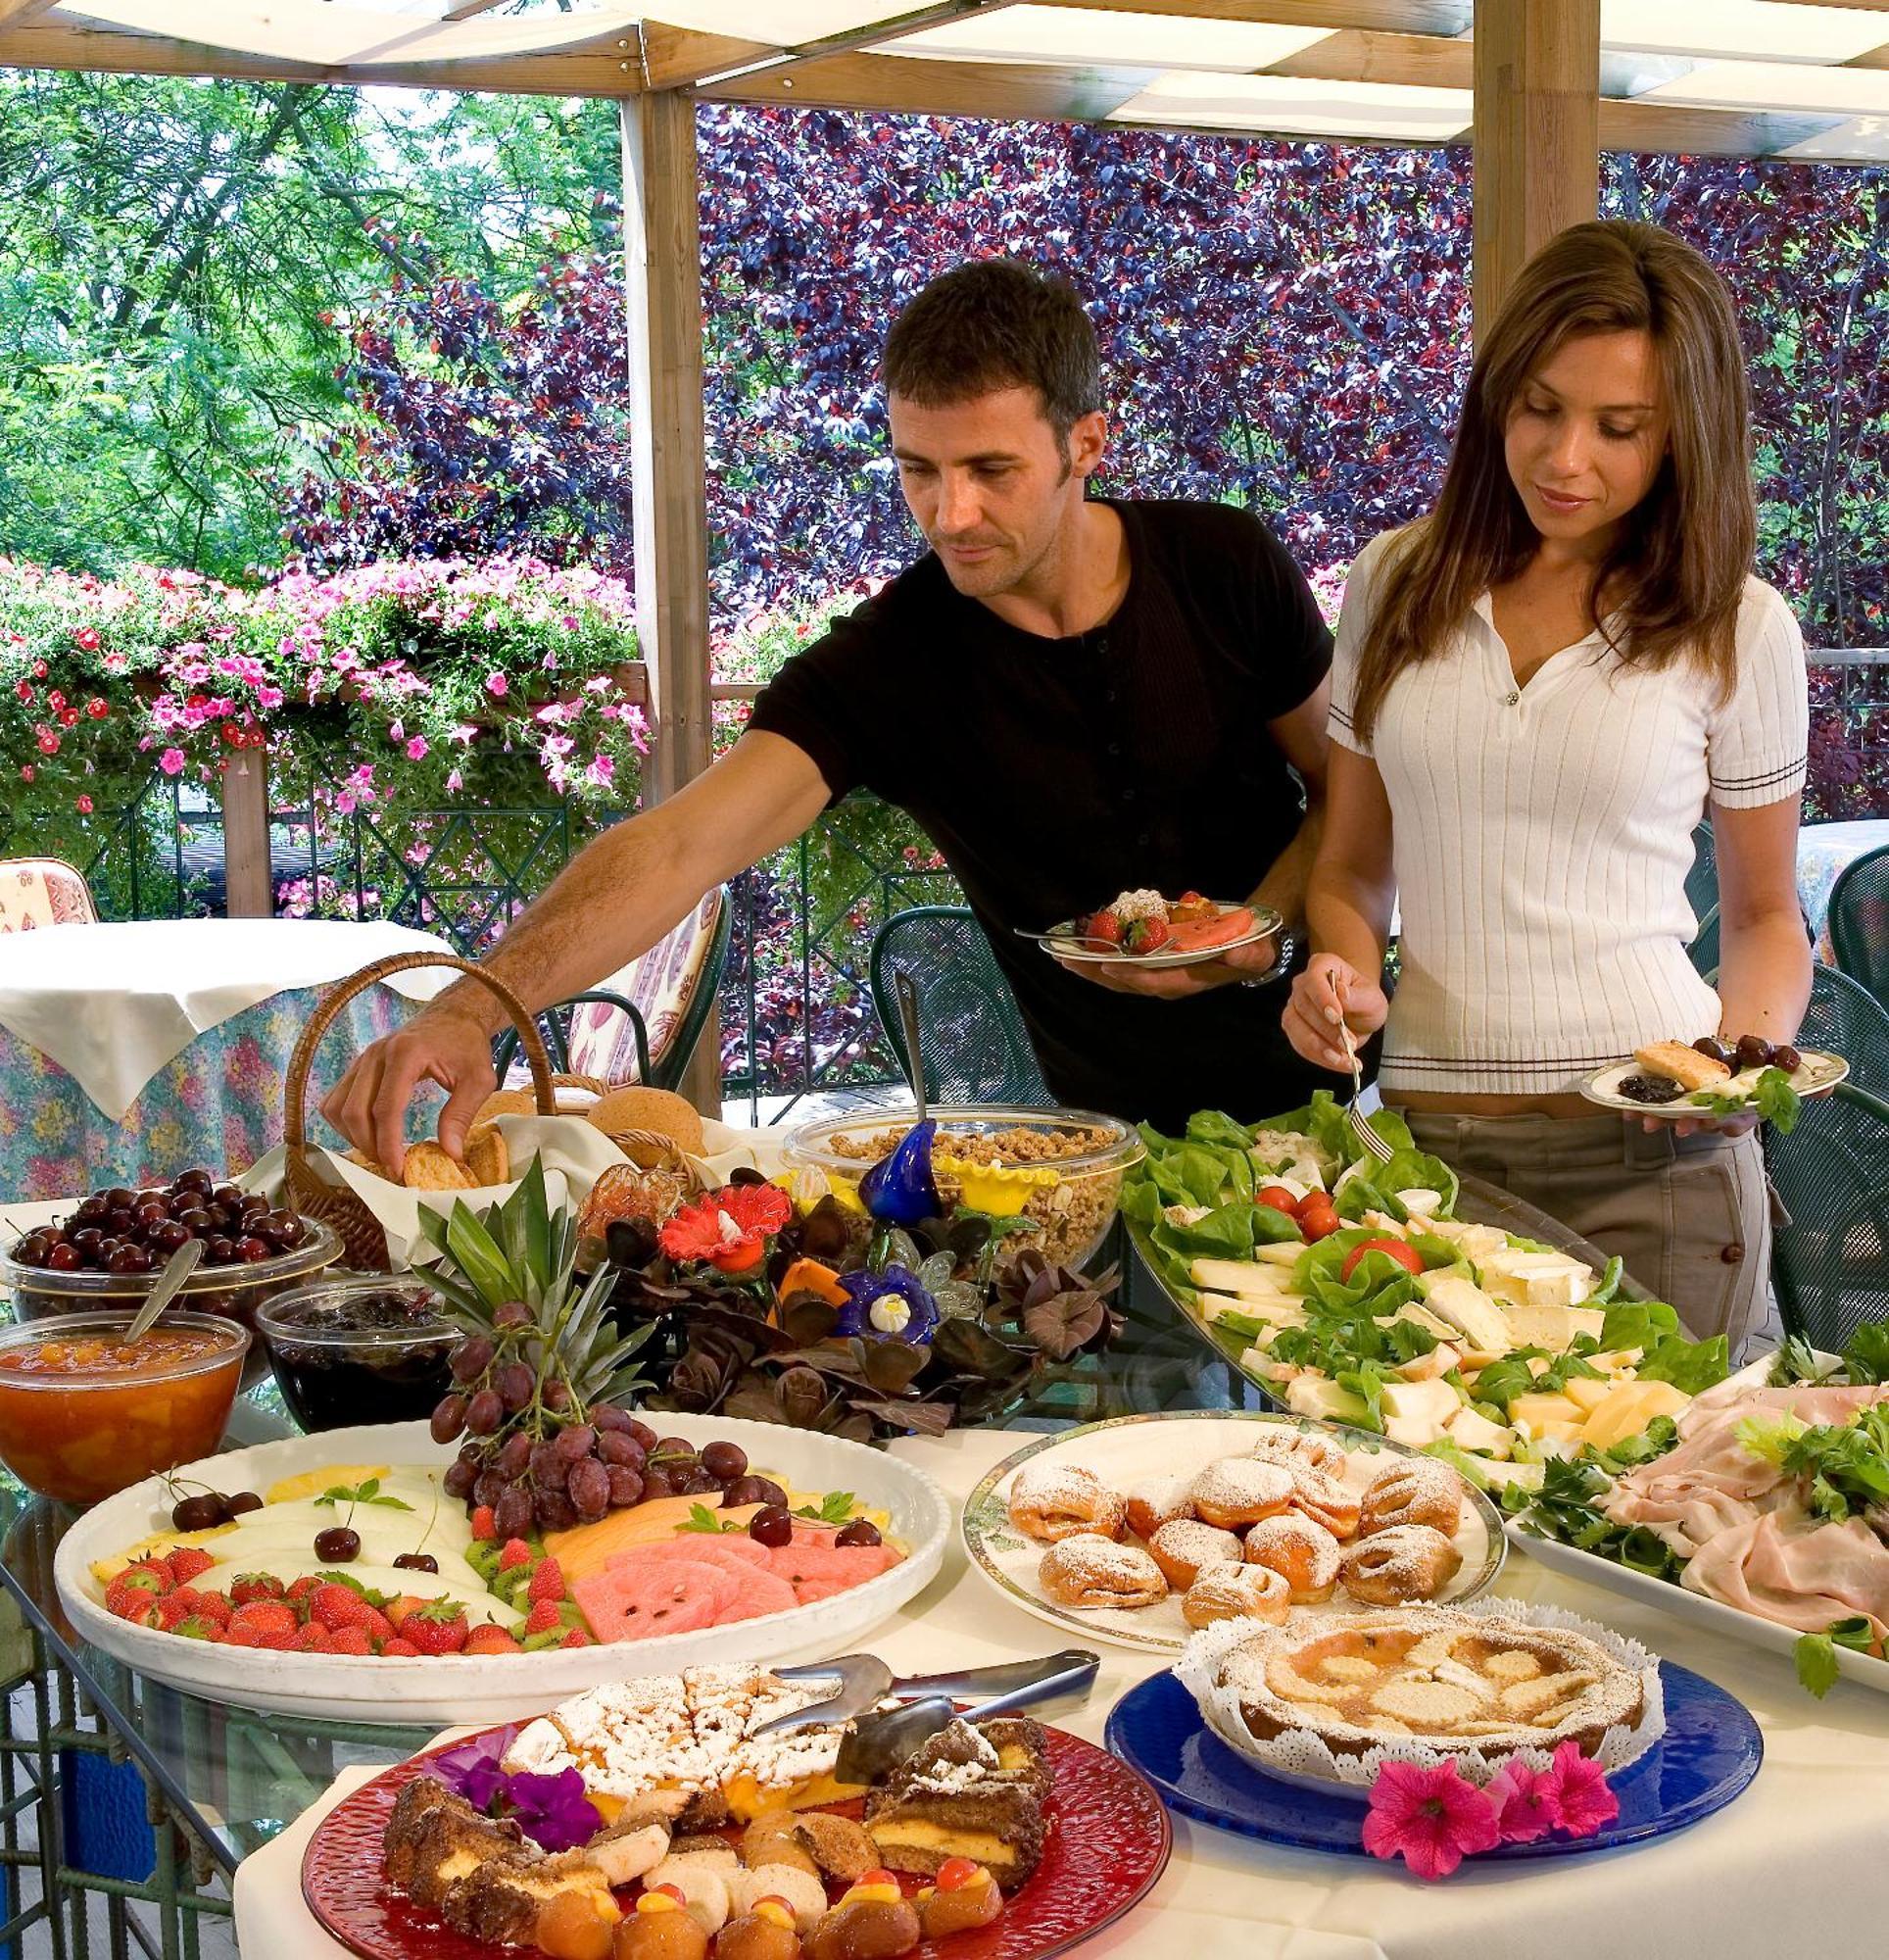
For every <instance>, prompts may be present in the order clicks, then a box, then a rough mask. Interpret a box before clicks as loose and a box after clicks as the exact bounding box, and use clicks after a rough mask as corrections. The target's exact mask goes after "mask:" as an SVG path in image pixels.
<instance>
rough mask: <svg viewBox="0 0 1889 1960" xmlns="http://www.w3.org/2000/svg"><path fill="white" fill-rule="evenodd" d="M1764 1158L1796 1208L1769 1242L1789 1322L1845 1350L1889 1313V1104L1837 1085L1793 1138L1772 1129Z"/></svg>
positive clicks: (1792, 1329)
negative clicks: (1856, 1336)
mask: <svg viewBox="0 0 1889 1960" xmlns="http://www.w3.org/2000/svg"><path fill="white" fill-rule="evenodd" d="M1765 1163H1766V1168H1767V1170H1768V1172H1769V1175H1770V1180H1771V1184H1772V1186H1773V1188H1774V1189H1775V1190H1776V1192H1777V1195H1778V1198H1779V1199H1780V1200H1781V1201H1782V1202H1783V1205H1784V1208H1785V1209H1786V1210H1787V1211H1788V1212H1789V1213H1790V1223H1789V1224H1788V1225H1784V1226H1781V1227H1780V1228H1779V1229H1778V1232H1777V1234H1776V1237H1775V1239H1774V1240H1773V1242H1772V1247H1771V1284H1772V1286H1773V1287H1774V1288H1775V1289H1776V1293H1777V1304H1778V1308H1779V1310H1780V1312H1781V1313H1782V1315H1783V1320H1784V1326H1785V1329H1786V1331H1787V1332H1789V1333H1792V1334H1796V1335H1800V1336H1801V1337H1802V1338H1803V1339H1804V1340H1806V1341H1808V1342H1809V1343H1810V1344H1811V1345H1812V1347H1814V1348H1826V1349H1828V1350H1830V1351H1832V1352H1840V1351H1841V1350H1842V1349H1843V1348H1845V1347H1847V1346H1848V1344H1849V1341H1850V1338H1851V1336H1852V1335H1854V1334H1855V1332H1856V1330H1857V1329H1858V1328H1859V1327H1862V1326H1864V1325H1865V1324H1866V1323H1868V1322H1870V1321H1876V1320H1889V1102H1885V1101H1884V1100H1883V1098H1881V1097H1880V1096H1874V1095H1871V1094H1870V1093H1869V1091H1868V1090H1866V1089H1860V1088H1858V1087H1857V1086H1856V1085H1855V1084H1854V1083H1851V1082H1845V1083H1842V1084H1839V1086H1838V1087H1837V1089H1836V1091H1835V1093H1834V1094H1833V1095H1832V1096H1830V1097H1829V1099H1828V1100H1827V1101H1821V1102H1818V1103H1813V1104H1811V1105H1809V1106H1808V1107H1807V1108H1806V1109H1805V1111H1804V1114H1803V1117H1802V1119H1801V1120H1800V1121H1799V1123H1798V1125H1797V1128H1796V1129H1795V1130H1793V1131H1792V1132H1791V1134H1790V1135H1789V1136H1788V1137H1780V1136H1778V1135H1777V1134H1776V1133H1775V1132H1773V1131H1767V1133H1766V1138H1765Z"/></svg>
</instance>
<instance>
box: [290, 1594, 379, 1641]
mask: <svg viewBox="0 0 1889 1960" xmlns="http://www.w3.org/2000/svg"><path fill="white" fill-rule="evenodd" d="M309 1618H310V1619H312V1620H318V1621H319V1622H320V1623H321V1624H322V1626H324V1627H326V1628H327V1630H328V1631H329V1633H331V1634H336V1633H339V1632H340V1631H341V1629H342V1628H343V1627H364V1628H365V1629H366V1630H367V1633H368V1635H369V1637H370V1638H372V1639H374V1640H377V1641H384V1640H385V1639H386V1638H387V1636H388V1635H389V1634H391V1633H392V1632H393V1630H394V1629H393V1625H392V1623H391V1622H390V1621H389V1620H388V1618H387V1616H386V1614H385V1613H383V1612H381V1611H380V1609H379V1608H378V1607H376V1606H373V1605H371V1604H369V1603H368V1601H367V1600H366V1599H365V1598H363V1596H362V1595H361V1594H360V1593H357V1592H356V1591H355V1590H354V1588H353V1587H352V1586H343V1585H342V1584H341V1583H340V1582H339V1581H338V1580H330V1581H329V1582H328V1584H327V1585H325V1586H317V1587H316V1588H315V1591H314V1592H313V1593H310V1594H309Z"/></svg>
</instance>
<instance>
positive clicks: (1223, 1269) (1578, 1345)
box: [1122, 1091, 1729, 1492]
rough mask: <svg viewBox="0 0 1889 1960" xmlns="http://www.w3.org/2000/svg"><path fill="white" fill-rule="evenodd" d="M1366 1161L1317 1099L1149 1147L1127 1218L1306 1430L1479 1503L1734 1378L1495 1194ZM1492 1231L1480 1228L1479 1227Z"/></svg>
mask: <svg viewBox="0 0 1889 1960" xmlns="http://www.w3.org/2000/svg"><path fill="white" fill-rule="evenodd" d="M1370 1121H1371V1124H1372V1127H1373V1128H1374V1129H1375V1130H1377V1131H1378V1132H1379V1134H1380V1137H1381V1138H1382V1139H1383V1141H1384V1143H1385V1144H1386V1145H1387V1146H1389V1148H1390V1152H1391V1154H1390V1156H1389V1159H1388V1161H1378V1160H1376V1159H1373V1158H1370V1157H1367V1156H1366V1154H1365V1153H1364V1152H1363V1150H1362V1148H1361V1146H1360V1145H1359V1143H1358V1141H1357V1139H1356V1138H1355V1136H1354V1135H1353V1134H1352V1132H1351V1129H1350V1126H1349V1124H1348V1122H1347V1121H1346V1118H1345V1113H1344V1110H1343V1108H1342V1106H1341V1105H1340V1104H1339V1103H1337V1102H1336V1101H1335V1100H1334V1099H1333V1098H1332V1097H1331V1096H1329V1095H1328V1094H1326V1093H1325V1092H1324V1091H1321V1092H1319V1094H1318V1095H1317V1096H1316V1097H1315V1098H1314V1100H1313V1102H1312V1103H1310V1104H1309V1105H1307V1106H1306V1107H1305V1108H1302V1109H1298V1110H1294V1111H1291V1112H1289V1113H1288V1114H1286V1115H1284V1116H1280V1117H1276V1118H1274V1119H1272V1120H1271V1121H1270V1122H1267V1123H1261V1124H1255V1125H1246V1124H1239V1123H1235V1122H1233V1121H1232V1120H1231V1119H1230V1118H1228V1117H1226V1116H1224V1115H1222V1114H1220V1113H1219V1112H1217V1111H1203V1112H1200V1113H1199V1114H1197V1115H1195V1116H1194V1117H1193V1118H1192V1119H1191V1120H1190V1121H1189V1123H1188V1126H1187V1134H1186V1135H1185V1136H1183V1137H1179V1138H1166V1137H1161V1136H1159V1135H1157V1134H1155V1133H1153V1132H1144V1137H1145V1139H1146V1141H1147V1143H1148V1155H1147V1157H1146V1158H1145V1159H1144V1161H1143V1162H1142V1164H1140V1165H1139V1166H1138V1167H1137V1168H1136V1169H1135V1170H1134V1171H1133V1172H1131V1174H1130V1177H1129V1180H1128V1183H1127V1186H1126V1189H1125V1191H1124V1194H1123V1201H1122V1208H1123V1213H1124V1216H1126V1217H1127V1218H1128V1219H1129V1220H1130V1229H1131V1232H1132V1234H1133V1236H1134V1240H1135V1244H1136V1247H1137V1249H1138V1251H1139V1252H1140V1253H1141V1255H1142V1257H1143V1259H1144V1260H1145V1261H1146V1262H1147V1264H1148V1265H1149V1267H1150V1268H1151V1269H1152V1270H1153V1272H1154V1273H1155V1275H1156V1276H1157V1278H1159V1280H1160V1281H1161V1282H1162V1284H1163V1285H1164V1286H1165V1287H1166V1289H1167V1291H1168V1293H1169V1295H1170V1297H1171V1298H1172V1299H1174V1301H1175V1303H1176V1306H1177V1308H1178V1309H1179V1311H1180V1312H1181V1314H1182V1315H1183V1316H1184V1318H1185V1319H1186V1320H1187V1323H1188V1324H1189V1325H1191V1326H1193V1327H1194V1328H1195V1329H1196V1330H1197V1331H1199V1332H1200V1333H1201V1334H1202V1335H1203V1337H1204V1338H1206V1339H1209V1340H1211V1341H1212V1342H1213V1344H1214V1346H1215V1348H1217V1350H1218V1351H1220V1352H1221V1353H1223V1354H1225V1355H1227V1357H1228V1358H1229V1359H1230V1360H1231V1361H1232V1362H1233V1363H1234V1365H1235V1367H1237V1368H1238V1369H1239V1370H1240V1372H1241V1373H1242V1374H1243V1375H1244V1376H1245V1377H1246V1378H1247V1379H1248V1380H1249V1381H1251V1382H1253V1383H1254V1384H1255V1386H1257V1387H1258V1388H1259V1390H1260V1391H1261V1393H1262V1394H1264V1395H1265V1396H1266V1397H1268V1399H1269V1400H1271V1401H1273V1402H1274V1403H1275V1404H1276V1405H1278V1406H1280V1407H1283V1408H1284V1409H1287V1410H1289V1411H1290V1412H1291V1413H1293V1414H1296V1415H1303V1416H1310V1417H1314V1418H1317V1419H1319V1420H1322V1421H1329V1422H1336V1423H1342V1424H1346V1425H1349V1426H1352V1427H1355V1428H1362V1429H1367V1430H1372V1431H1376V1432H1377V1433H1380V1434H1381V1435H1384V1436H1386V1437H1388V1438H1389V1439H1390V1440H1391V1441H1392V1442H1395V1443H1401V1444H1404V1445H1407V1446H1410V1447H1412V1448H1415V1449H1421V1450H1426V1451H1429V1452H1430V1453H1432V1454H1436V1455H1439V1456H1441V1457H1443V1458H1444V1459H1445V1460H1446V1461H1448V1462H1450V1463H1452V1464H1453V1465H1454V1466H1455V1467H1456V1468H1457V1469H1458V1470H1459V1471H1460V1472H1461V1473H1462V1474H1463V1475H1464V1476H1465V1477H1466V1478H1468V1479H1469V1480H1470V1481H1471V1482H1472V1483H1475V1484H1477V1485H1479V1486H1480V1487H1481V1488H1483V1489H1484V1490H1487V1491H1491V1492H1493V1491H1499V1490H1502V1489H1505V1488H1507V1487H1508V1486H1510V1485H1512V1484H1519V1485H1522V1486H1524V1487H1532V1486H1534V1485H1537V1484H1538V1483H1539V1481H1540V1478H1541V1475H1542V1469H1543V1466H1544V1465H1545V1464H1546V1463H1547V1462H1548V1461H1550V1460H1551V1459H1555V1458H1559V1457H1562V1456H1566V1455H1573V1454H1577V1453H1578V1452H1579V1450H1580V1449H1582V1448H1583V1447H1585V1446H1590V1445H1591V1446H1597V1447H1603V1448H1612V1447H1614V1446H1617V1445H1620V1444H1622V1443H1624V1442H1626V1441H1628V1440H1630V1439H1632V1438H1634V1437H1637V1436H1639V1435H1641V1434H1642V1433H1643V1432H1644V1431H1645V1430H1646V1428H1647V1426H1648V1425H1649V1424H1650V1423H1652V1422H1653V1421H1655V1420H1656V1419H1658V1418H1659V1417H1661V1416H1667V1417H1671V1416H1674V1415H1676V1414H1678V1413H1679V1412H1680V1411H1681V1410H1683V1408H1684V1407H1685V1406H1686V1404H1687V1403H1688V1402H1689V1401H1690V1400H1691V1398H1692V1397H1693V1395H1695V1394H1697V1393H1698V1392H1700V1391H1701V1390H1704V1389H1707V1388H1710V1387H1712V1386H1714V1385H1715V1384H1716V1383H1718V1382H1720V1381H1722V1380H1723V1379H1724V1377H1725V1375H1726V1374H1727V1373H1728V1372H1729V1369H1728V1364H1727V1359H1726V1352H1725V1343H1724V1341H1723V1340H1722V1338H1720V1339H1718V1340H1715V1341H1707V1342H1697V1343H1695V1342H1691V1341H1688V1340H1687V1339H1686V1338H1685V1336H1684V1335H1683V1333H1682V1332H1681V1330H1680V1328H1679V1321H1678V1316H1677V1314H1676V1313H1675V1312H1674V1311H1673V1309H1672V1308H1671V1306H1668V1305H1666V1304H1665V1303H1663V1302H1660V1301H1656V1300H1651V1299H1647V1298H1646V1297H1645V1296H1644V1295H1643V1294H1641V1293H1640V1292H1639V1291H1638V1290H1637V1289H1636V1288H1634V1287H1633V1286H1632V1285H1631V1284H1630V1283H1629V1282H1628V1281H1627V1279H1626V1277H1625V1275H1624V1273H1623V1270H1622V1268H1621V1264H1620V1262H1619V1261H1618V1260H1603V1259H1601V1258H1600V1256H1599V1255H1598V1254H1595V1253H1593V1252H1592V1250H1591V1249H1589V1248H1586V1247H1584V1246H1581V1245H1580V1244H1579V1242H1577V1241H1574V1240H1573V1239H1571V1237H1570V1235H1568V1234H1567V1233H1566V1232H1564V1231H1562V1230H1560V1228H1558V1227H1555V1226H1553V1224H1552V1222H1551V1221H1549V1220H1547V1219H1546V1218H1544V1217H1542V1216H1541V1214H1539V1213H1537V1212H1534V1211H1532V1210H1531V1209H1530V1208H1529V1207H1526V1206H1523V1205H1520V1204H1518V1203H1517V1202H1516V1201H1514V1200H1512V1199H1509V1198H1507V1197H1506V1195H1504V1194H1502V1193H1499V1192H1496V1191H1494V1190H1493V1188H1491V1187H1486V1186H1478V1185H1477V1183H1476V1182H1475V1181H1474V1180H1464V1179H1462V1178H1459V1177H1458V1175H1457V1174H1456V1172H1455V1171H1453V1170H1452V1169H1451V1168H1450V1167H1449V1166H1448V1165H1446V1164H1444V1163H1443V1162H1442V1161H1441V1160H1440V1159H1439V1158H1437V1157H1434V1156H1431V1155H1429V1154H1427V1153H1426V1152H1421V1151H1418V1150H1417V1149H1415V1147H1414V1146H1413V1144H1412V1142H1411V1137H1410V1132H1409V1129H1408V1127H1407V1126H1406V1125H1405V1123H1404V1122H1403V1119H1402V1118H1401V1117H1400V1116H1398V1115H1397V1114H1396V1113H1395V1112H1394V1111H1391V1110H1384V1109H1380V1110H1379V1111H1377V1112H1376V1113H1375V1114H1374V1115H1373V1116H1372V1117H1371V1118H1370ZM1484 1218H1486V1219H1489V1220H1493V1221H1500V1222H1480V1221H1481V1220H1482V1219H1484Z"/></svg>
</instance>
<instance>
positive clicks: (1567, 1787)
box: [1541, 1742, 1621, 1838]
mask: <svg viewBox="0 0 1889 1960" xmlns="http://www.w3.org/2000/svg"><path fill="white" fill-rule="evenodd" d="M1541 1781H1542V1782H1543V1783H1544V1784H1547V1785H1549V1786H1550V1788H1551V1789H1552V1791H1553V1799H1552V1800H1553V1802H1554V1804H1555V1807H1556V1808H1557V1809H1558V1810H1559V1811H1560V1812H1561V1818H1560V1827H1559V1828H1560V1829H1561V1830H1563V1831H1565V1832H1567V1834H1568V1835H1569V1837H1571V1838H1591V1837H1592V1836H1593V1835H1594V1833H1595V1832H1596V1831H1598V1830H1599V1829H1600V1828H1601V1826H1602V1825H1603V1824H1611V1823H1613V1821H1614V1819H1615V1818H1617V1817H1618V1816H1619V1815H1620V1814H1621V1800H1620V1798H1619V1797H1618V1796H1616V1795H1615V1794H1614V1792H1613V1790H1612V1789H1610V1788H1609V1787H1608V1782H1607V1772H1606V1771H1605V1770H1604V1769H1602V1768H1601V1766H1600V1765H1599V1764H1598V1763H1597V1762H1595V1761H1594V1760H1593V1758H1592V1757H1590V1756H1583V1755H1582V1754H1581V1752H1580V1747H1579V1745H1578V1744H1577V1743H1574V1742H1563V1743H1562V1744H1561V1746H1560V1747H1559V1748H1558V1749H1556V1750H1555V1759H1554V1761H1553V1762H1552V1763H1550V1764H1549V1766H1548V1767H1547V1768H1546V1769H1545V1770H1543V1771H1542V1773H1541Z"/></svg>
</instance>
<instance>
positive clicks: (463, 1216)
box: [446, 1198, 512, 1306]
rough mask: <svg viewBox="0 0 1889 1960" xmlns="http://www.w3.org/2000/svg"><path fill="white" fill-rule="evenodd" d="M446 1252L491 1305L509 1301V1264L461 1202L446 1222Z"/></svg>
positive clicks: (477, 1291)
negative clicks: (504, 1300)
mask: <svg viewBox="0 0 1889 1960" xmlns="http://www.w3.org/2000/svg"><path fill="white" fill-rule="evenodd" d="M446 1250H447V1254H448V1256H449V1257H450V1258H451V1259H452V1261H453V1263H454V1264H455V1265H456V1266H458V1267H459V1269H460V1272H462V1273H463V1274H464V1275H465V1277H466V1279H467V1280H468V1281H469V1282H470V1283H471V1285H472V1288H473V1290H474V1291H475V1292H476V1293H478V1294H479V1295H480V1297H481V1298H482V1299H486V1300H487V1301H489V1302H490V1303H491V1304H493V1305H495V1306H496V1305H497V1304H498V1302H499V1301H500V1300H502V1299H509V1298H510V1297H511V1295H510V1287H511V1282H512V1272H511V1266H510V1263H509V1261H508V1260H507V1258H506V1256H505V1254H504V1253H503V1252H502V1251H500V1250H499V1248H498V1246H497V1245H496V1244H495V1243H494V1241H493V1237H492V1234H491V1232H490V1231H489V1230H488V1229H487V1228H486V1226H485V1224H484V1222H483V1221H482V1220H481V1219H479V1218H478V1217H477V1216H475V1215H474V1213H473V1211H472V1208H471V1207H470V1206H469V1205H468V1204H467V1203H466V1201H465V1200H464V1199H462V1198H461V1199H460V1200H459V1201H458V1202H457V1203H455V1205H454V1206H453V1212H452V1216H451V1217H449V1218H448V1219H447V1221H446Z"/></svg>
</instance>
